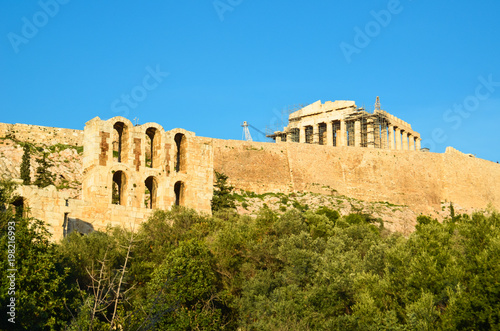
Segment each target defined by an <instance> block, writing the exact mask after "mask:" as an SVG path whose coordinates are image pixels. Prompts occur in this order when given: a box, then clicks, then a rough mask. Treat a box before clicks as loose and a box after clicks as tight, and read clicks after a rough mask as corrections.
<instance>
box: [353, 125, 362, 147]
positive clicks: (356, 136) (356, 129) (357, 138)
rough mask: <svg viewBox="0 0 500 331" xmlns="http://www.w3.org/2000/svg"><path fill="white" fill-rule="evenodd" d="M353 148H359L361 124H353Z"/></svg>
mask: <svg viewBox="0 0 500 331" xmlns="http://www.w3.org/2000/svg"><path fill="white" fill-rule="evenodd" d="M354 146H356V147H360V146H361V122H360V121H356V122H354Z"/></svg>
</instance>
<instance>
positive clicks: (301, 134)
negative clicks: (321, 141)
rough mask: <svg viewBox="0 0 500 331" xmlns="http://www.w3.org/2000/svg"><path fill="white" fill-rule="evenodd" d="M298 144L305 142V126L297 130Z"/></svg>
mask: <svg viewBox="0 0 500 331" xmlns="http://www.w3.org/2000/svg"><path fill="white" fill-rule="evenodd" d="M299 130H300V131H299V143H303V144H304V143H305V142H306V127H305V126H301V127H300V128H299Z"/></svg>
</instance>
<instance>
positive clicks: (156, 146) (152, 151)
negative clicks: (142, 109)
mask: <svg viewBox="0 0 500 331" xmlns="http://www.w3.org/2000/svg"><path fill="white" fill-rule="evenodd" d="M160 149H161V141H160V134H159V131H158V129H156V128H149V129H147V130H146V155H145V157H146V162H145V163H144V164H145V165H146V167H148V168H157V167H158V166H159V161H158V160H159V158H160V156H159V153H160Z"/></svg>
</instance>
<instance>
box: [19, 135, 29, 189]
mask: <svg viewBox="0 0 500 331" xmlns="http://www.w3.org/2000/svg"><path fill="white" fill-rule="evenodd" d="M23 151H24V153H23V159H22V161H21V179H22V180H23V184H24V185H29V184H31V174H30V167H31V162H30V160H31V153H30V146H29V145H28V144H24V147H23Z"/></svg>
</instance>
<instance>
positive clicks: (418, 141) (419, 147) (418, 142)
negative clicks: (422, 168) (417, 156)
mask: <svg viewBox="0 0 500 331" xmlns="http://www.w3.org/2000/svg"><path fill="white" fill-rule="evenodd" d="M421 141H422V139H420V137H418V138H417V151H419V150H420V149H421V146H420V143H421Z"/></svg>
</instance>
